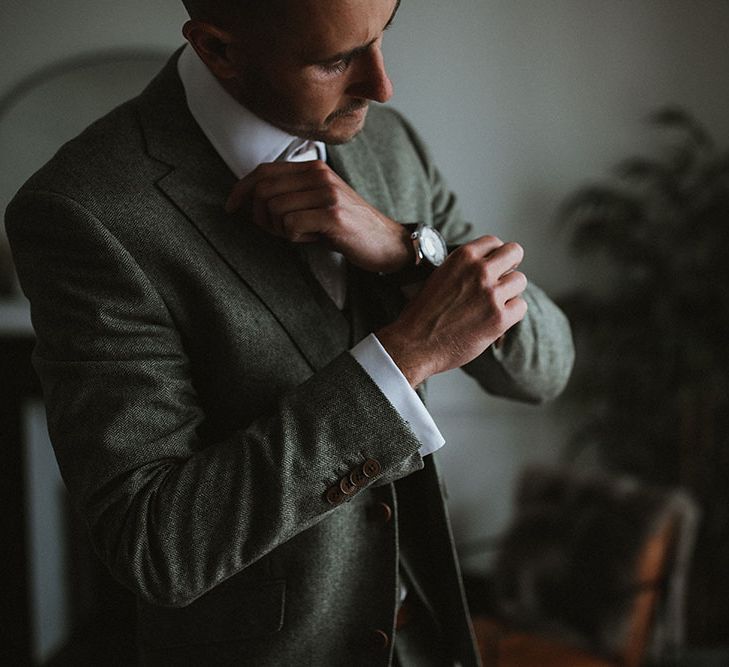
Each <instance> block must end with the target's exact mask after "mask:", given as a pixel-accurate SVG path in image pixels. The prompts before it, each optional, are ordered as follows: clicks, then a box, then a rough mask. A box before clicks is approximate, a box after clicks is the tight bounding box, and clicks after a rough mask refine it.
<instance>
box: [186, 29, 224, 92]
mask: <svg viewBox="0 0 729 667" xmlns="http://www.w3.org/2000/svg"><path fill="white" fill-rule="evenodd" d="M182 34H183V35H184V36H185V39H186V40H187V41H188V42H190V44H191V45H192V48H193V49H195V52H196V53H197V55H198V56H200V59H201V60H202V61H203V62H204V63H205V64H206V65H207V66H208V69H209V70H210V71H211V72H212V73H213V74H214V75H215V76H216V77H217V78H218V79H231V78H233V77H234V76H235V74H236V69H235V67H234V66H233V63H232V62H231V60H230V58H229V57H228V47H229V46H230V45H231V44H232V43H233V36H232V34H231V33H229V32H228V31H227V30H222V29H221V28H218V27H217V26H215V25H213V24H212V23H206V22H205V21H196V20H194V19H193V20H190V21H188V22H187V23H185V25H184V26H183V27H182Z"/></svg>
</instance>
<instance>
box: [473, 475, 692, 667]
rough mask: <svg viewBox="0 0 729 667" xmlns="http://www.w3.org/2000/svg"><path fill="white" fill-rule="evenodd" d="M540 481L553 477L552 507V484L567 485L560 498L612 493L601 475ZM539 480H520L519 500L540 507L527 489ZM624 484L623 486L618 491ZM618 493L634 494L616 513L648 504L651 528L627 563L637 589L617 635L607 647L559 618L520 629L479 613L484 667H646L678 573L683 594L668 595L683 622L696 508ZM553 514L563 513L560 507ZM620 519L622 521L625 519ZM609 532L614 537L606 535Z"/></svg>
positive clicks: (677, 500) (666, 497)
mask: <svg viewBox="0 0 729 667" xmlns="http://www.w3.org/2000/svg"><path fill="white" fill-rule="evenodd" d="M538 474H541V475H545V474H546V475H547V477H549V476H550V475H551V476H552V480H551V481H552V486H551V487H549V488H548V489H547V491H545V497H547V498H548V501H549V500H551V501H553V502H554V496H555V493H556V492H555V488H556V487H555V484H557V485H559V484H562V486H564V487H565V488H567V489H568V490H567V491H562V490H560V491H559V493H565V494H569V493H570V491H569V489H570V488H572V487H576V488H577V489H578V490H579V489H580V488H587V487H589V485H591V484H593V483H595V484H598V485H602V487H603V492H601V493H602V495H603V496H606V495H610V493H611V492H608V489H612V488H614V487H612V486H611V483H607V482H606V481H605V480H606V478H605V476H604V475H601V476H599V478H593V477H591V476H590V475H587V476H585V475H584V474H582V473H580V474H577V475H576V477H575V478H573V477H572V473H571V472H569V471H568V472H565V471H564V470H561V471H559V472H558V473H555V472H554V471H553V470H551V471H548V472H546V473H545V472H544V470H540V472H539V473H538ZM534 478H535V473H534V471H533V470H532V471H528V474H526V475H525V477H524V479H522V491H521V493H522V494H524V493H525V494H526V495H528V496H529V495H530V494H531V497H530V500H529V502H534V500H535V498H534V493H535V492H534V490H533V489H531V488H530V487H531V486H533V484H534ZM555 480H557V481H556V482H555ZM620 484H623V486H622V487H620ZM537 486H538V485H537ZM525 487H526V488H527V490H526V491H525V490H524V489H525ZM618 487H619V488H621V489H623V490H622V491H620V492H619V493H613V495H615V496H619V497H620V498H621V499H625V498H628V495H630V499H629V501H626V502H625V503H624V505H623V506H622V507H621V506H620V503H618V505H617V506H616V508H615V509H616V510H617V511H620V510H626V509H627V508H631V507H632V508H639V507H641V506H642V505H641V499H642V498H644V497H645V498H647V501H646V502H645V505H644V506H645V508H646V509H647V513H648V514H650V516H646V517H645V519H644V520H645V524H646V526H649V527H650V528H649V529H647V530H645V531H644V532H643V534H642V535H641V537H642V540H641V541H640V544H639V546H638V547H637V548H636V549H635V553H634V554H633V555H632V556H628V557H627V560H626V563H630V567H631V568H632V571H633V576H632V577H629V580H630V581H631V582H632V585H631V586H630V590H629V591H627V592H626V598H627V602H626V604H625V605H624V609H623V610H622V612H621V618H620V622H619V624H618V626H616V627H619V628H620V630H619V631H615V632H614V633H613V634H612V635H611V636H610V641H607V642H606V641H604V638H603V639H602V640H601V639H600V638H597V639H596V638H595V637H590V636H586V635H585V634H584V633H582V634H580V632H570V631H569V628H568V627H565V624H564V623H561V624H560V623H554V619H549V618H546V619H535V618H533V617H532V618H530V619H529V623H523V624H520V623H519V619H518V618H510V617H509V615H508V614H498V613H496V614H494V615H484V614H480V615H477V616H475V617H474V618H473V626H474V631H475V634H476V638H477V641H478V646H479V650H480V653H481V659H482V661H483V664H484V667H639V666H640V665H643V664H645V661H646V658H647V655H648V652H649V646H650V644H651V640H652V638H653V629H654V626H655V621H656V614H657V611H658V610H659V607H660V605H661V603H662V602H665V600H666V594H667V592H668V589H669V586H668V584H669V582H670V581H671V578H672V577H676V576H677V575H676V573H677V571H679V570H680V573H679V576H678V579H679V580H678V582H675V581H674V582H673V583H674V587H676V586H677V587H678V590H674V591H672V593H671V594H672V596H673V600H672V604H673V605H674V606H676V605H678V608H679V609H678V615H677V616H676V613H675V610H674V611H673V613H674V618H673V621H672V622H673V625H674V626H676V625H677V623H676V621H677V620H678V625H680V617H681V616H682V613H681V612H682V605H681V602H682V599H681V598H682V597H683V589H682V580H681V577H683V573H684V572H685V570H686V567H687V559H688V557H689V554H690V547H691V544H692V534H693V529H694V526H695V521H696V510H695V506H694V505H693V503H692V502H691V501H690V500H689V499H688V498H687V497H686V496H685V495H684V494H682V493H674V492H657V491H655V490H652V489H651V490H645V489H644V488H641V487H638V486H637V485H635V484H633V485H632V486H630V487H626V486H625V483H624V482H622V481H621V482H619V483H618ZM537 495H538V493H537ZM522 500H523V499H522ZM636 500H637V501H638V502H636ZM565 504H566V505H569V503H565ZM517 505H519V499H517ZM574 506H579V502H575V503H574ZM574 506H573V509H575V507H574ZM555 507H560V505H559V502H557V503H556V505H555ZM522 509H523V508H522ZM577 511H579V509H578V510H577ZM518 512H519V508H517V514H518ZM622 519H623V520H625V517H622ZM588 520H590V519H589V518H588ZM575 521H579V519H575ZM640 521H641V519H637V520H636V521H631V520H628V523H629V524H630V525H634V526H638V525H639V523H640ZM565 522H566V523H569V519H567V518H565ZM515 523H516V525H515V526H513V527H512V531H511V533H510V537H511V538H512V539H514V538H515V534H514V529H516V530H519V529H520V527H519V525H518V524H519V521H518V516H517V520H516V522H515ZM583 523H584V520H583ZM527 525H529V524H528V522H527ZM522 528H523V526H522ZM636 531H637V528H636ZM606 532H607V533H608V534H609V530H607V531H606ZM516 537H518V536H516ZM552 546H553V545H552ZM537 548H538V545H537ZM500 557H501V558H508V554H506V555H505V554H501V555H500ZM504 569H505V568H501V570H502V572H501V574H504ZM499 570H500V568H499V567H498V566H497V567H496V572H495V576H499ZM607 570H610V568H607ZM510 573H511V575H513V571H510V570H509V569H508V568H506V576H510ZM593 575H594V578H595V581H597V580H599V578H601V577H605V576H610V573H609V572H605V571H602V572H601V571H595V572H594V573H590V576H593ZM559 583H560V585H564V586H565V588H567V587H569V586H570V585H571V584H570V582H569V581H565V582H559ZM579 585H580V586H585V585H588V586H589V582H586V581H585V580H584V578H583V579H581V581H580V584H579ZM565 594H566V595H565V597H566V598H567V597H569V595H572V596H574V595H575V591H574V590H573V591H570V592H567V591H565ZM578 594H579V591H578ZM677 596H678V597H677ZM611 627H612V626H611ZM664 634H666V632H664ZM667 634H672V635H673V636H670V637H664V643H668V644H670V643H671V642H673V643H680V640H681V628H678V629H676V627H673V628H670V629H669V630H668V633H667ZM664 648H665V647H664Z"/></svg>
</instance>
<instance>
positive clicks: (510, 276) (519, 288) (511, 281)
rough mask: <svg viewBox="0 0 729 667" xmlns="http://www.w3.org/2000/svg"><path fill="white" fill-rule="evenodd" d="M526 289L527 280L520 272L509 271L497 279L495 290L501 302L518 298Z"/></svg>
mask: <svg viewBox="0 0 729 667" xmlns="http://www.w3.org/2000/svg"><path fill="white" fill-rule="evenodd" d="M526 287H527V278H526V276H525V275H524V274H523V273H522V272H521V271H509V272H508V273H506V274H505V275H503V276H502V277H501V278H500V279H499V284H498V286H497V288H496V289H497V290H498V292H499V298H500V299H501V300H502V302H504V303H505V302H507V301H509V300H510V299H513V298H515V297H517V296H519V295H520V294H521V293H522V292H523V291H524V290H525V289H526Z"/></svg>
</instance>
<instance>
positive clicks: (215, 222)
mask: <svg viewBox="0 0 729 667" xmlns="http://www.w3.org/2000/svg"><path fill="white" fill-rule="evenodd" d="M177 55H178V54H175V56H173V57H172V59H171V60H170V61H169V62H168V63H167V65H166V67H165V68H164V69H163V70H162V72H160V74H159V75H158V76H157V78H156V79H155V80H154V81H153V82H152V83H151V84H150V85H149V86H148V88H147V89H146V90H145V91H144V92H143V93H142V95H141V96H140V97H139V98H138V103H137V106H138V111H139V115H140V123H141V125H142V129H143V132H144V134H145V137H146V140H147V149H148V152H149V154H150V156H151V157H153V158H154V159H156V160H158V161H160V162H163V163H165V164H166V165H168V167H169V172H168V173H166V174H165V175H164V176H162V178H160V179H159V180H158V181H157V187H159V189H160V190H161V191H162V192H163V193H164V194H165V195H166V196H167V197H168V198H169V199H170V200H171V201H172V202H173V203H174V205H175V206H176V207H177V208H178V209H179V210H180V211H181V212H182V213H183V214H184V215H185V216H186V217H187V219H188V220H189V221H190V222H191V223H192V224H193V225H194V226H195V227H196V228H197V229H198V231H199V232H200V234H201V235H202V236H203V237H204V238H205V239H206V241H207V242H208V243H210V245H211V246H213V248H215V250H216V252H217V253H218V254H219V255H220V256H221V258H222V259H223V260H224V261H225V262H226V263H227V264H228V265H229V266H230V267H231V268H232V269H233V271H235V273H237V274H238V276H239V277H240V278H241V280H243V281H244V282H245V283H246V285H248V287H249V288H250V289H251V290H253V291H254V292H255V293H256V295H257V296H258V297H259V298H260V300H261V301H262V302H263V303H264V304H265V305H266V306H267V308H268V309H269V310H270V311H271V312H272V313H273V315H274V317H275V318H276V319H277V320H278V322H279V323H280V324H281V326H282V327H283V328H284V329H285V330H286V331H287V333H288V334H289V337H290V338H291V340H292V341H293V342H294V344H295V345H296V347H297V348H298V349H299V351H300V352H301V354H302V355H303V356H304V358H305V359H306V360H307V361H308V362H309V364H310V365H311V366H312V368H313V369H314V370H318V369H320V368H322V367H323V366H325V365H326V364H328V363H329V362H330V361H332V360H333V359H334V358H335V357H336V356H337V355H338V354H340V353H341V352H342V351H344V350H346V349H347V348H348V343H349V324H348V322H347V320H346V318H345V317H344V316H343V315H342V313H340V312H339V310H338V309H337V308H336V306H335V305H334V304H333V303H331V301H329V300H328V299H322V298H320V295H319V294H317V293H316V291H315V286H313V285H312V284H311V282H310V281H309V279H308V278H307V275H306V273H307V269H306V268H305V267H304V266H303V265H302V263H301V260H300V259H299V255H298V253H297V252H296V251H295V249H294V248H293V246H292V245H291V244H290V243H288V242H287V241H285V240H283V239H280V238H278V237H275V236H272V235H270V234H268V233H266V232H264V231H263V230H261V229H259V228H258V227H257V226H256V225H254V224H253V223H251V222H248V221H246V220H244V219H242V218H241V216H240V214H235V215H228V214H226V213H225V211H224V210H223V205H224V203H225V201H226V199H227V196H228V193H229V192H230V190H231V188H232V187H233V184H234V183H235V177H234V175H233V174H232V173H231V171H230V170H229V169H228V167H227V165H226V164H225V163H224V162H223V160H222V159H221V158H220V157H219V156H218V154H217V153H216V152H215V150H214V149H213V147H212V146H211V145H210V143H209V141H208V140H207V138H206V137H205V136H204V134H203V133H202V131H201V130H200V128H199V127H198V125H197V123H196V122H195V120H194V119H193V117H192V115H191V114H190V112H189V110H188V108H187V103H186V101H185V98H184V89H183V87H182V83H181V82H180V79H179V76H178V75H177Z"/></svg>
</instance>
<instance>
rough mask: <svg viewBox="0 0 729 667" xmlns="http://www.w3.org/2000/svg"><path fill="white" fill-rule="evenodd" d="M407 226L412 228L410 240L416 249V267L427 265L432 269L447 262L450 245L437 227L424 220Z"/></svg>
mask: <svg viewBox="0 0 729 667" xmlns="http://www.w3.org/2000/svg"><path fill="white" fill-rule="evenodd" d="M406 227H408V228H409V229H411V230H412V231H411V232H410V240H411V241H412V244H413V248H414V249H415V266H416V267H423V268H424V267H427V268H429V269H431V270H432V269H436V268H438V267H439V266H440V265H441V264H442V263H443V262H445V258H446V257H447V255H448V246H447V245H446V242H445V239H444V238H443V237H442V236H441V233H440V232H439V231H438V230H437V229H435V228H434V227H430V226H428V225H426V224H423V223H422V222H421V223H418V224H415V225H406Z"/></svg>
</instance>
